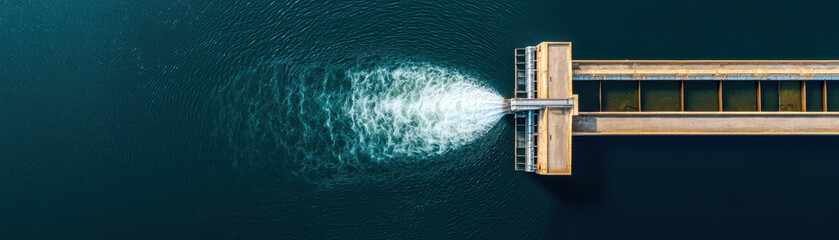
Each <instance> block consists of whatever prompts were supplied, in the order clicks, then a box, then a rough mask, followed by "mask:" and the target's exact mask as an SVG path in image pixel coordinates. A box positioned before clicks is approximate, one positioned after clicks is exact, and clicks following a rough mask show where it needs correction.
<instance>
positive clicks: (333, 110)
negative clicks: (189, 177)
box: [218, 62, 504, 177]
mask: <svg viewBox="0 0 839 240" xmlns="http://www.w3.org/2000/svg"><path fill="white" fill-rule="evenodd" d="M218 93H219V97H220V98H219V99H220V103H221V105H222V111H221V112H220V123H221V124H219V125H220V126H224V127H223V128H222V129H220V130H221V131H220V133H223V134H224V135H226V137H227V139H228V141H229V142H230V143H231V146H244V147H239V148H238V149H234V151H235V152H234V159H235V160H234V164H239V162H240V160H246V161H247V162H248V163H249V164H248V165H249V166H262V165H270V164H272V163H268V164H266V163H264V162H263V161H265V160H266V159H277V158H279V159H282V160H283V161H280V162H279V163H273V164H279V165H280V166H282V167H284V168H286V169H289V170H290V171H291V172H293V173H297V174H300V175H306V176H309V177H311V175H324V174H326V175H332V174H336V173H342V172H344V173H349V172H357V171H359V170H365V169H369V168H377V167H381V166H382V164H388V163H391V162H411V161H417V160H422V159H429V158H433V157H435V156H440V155H443V154H445V153H446V152H449V151H451V150H453V149H457V148H459V147H462V146H464V145H466V144H469V143H471V142H473V141H475V140H476V139H478V138H479V137H481V136H482V135H484V134H485V133H486V132H487V131H488V130H489V129H490V128H492V127H493V126H494V125H495V123H497V122H498V120H499V119H500V118H501V117H502V116H503V110H502V104H503V100H504V99H503V97H501V96H500V95H499V94H497V93H496V92H495V91H493V90H492V89H490V88H488V87H486V86H484V85H481V84H480V82H479V81H477V80H476V79H474V78H471V77H469V76H467V75H465V74H462V73H460V72H458V71H456V70H453V69H450V68H445V67H440V66H434V65H431V64H427V63H414V62H402V63H392V64H383V65H378V66H374V67H366V68H363V67H352V68H349V70H346V69H344V70H341V69H334V68H329V67H323V68H314V67H311V66H310V67H304V68H300V67H299V65H290V64H284V63H276V62H275V63H271V64H266V65H263V66H258V67H255V68H252V69H249V70H247V71H243V72H242V73H241V74H238V75H237V76H236V77H235V78H234V79H233V80H232V81H231V82H230V83H229V84H227V85H226V86H223V87H222V88H220V89H219V90H218Z"/></svg>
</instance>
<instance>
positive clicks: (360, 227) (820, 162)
mask: <svg viewBox="0 0 839 240" xmlns="http://www.w3.org/2000/svg"><path fill="white" fill-rule="evenodd" d="M837 7H839V6H836V5H835V3H828V2H825V3H819V2H810V3H807V4H803V3H798V2H784V1H774V2H765V1H764V2H759V3H747V2H738V3H732V2H730V1H712V2H683V1H635V2H628V1H558V2H557V1H468V0H465V1H438V0H431V1H260V0H257V1H189V0H180V1H161V0H148V1H108V0H88V1H43V0H32V1H24V0H6V1H0V46H2V48H0V49H2V54H0V239H325V238H335V239H382V238H385V239H392V238H399V239H464V238H466V239H603V238H607V239H609V238H611V239H631V238H650V237H652V238H680V239H684V238H696V239H708V238H723V239H743V238H746V239H754V238H760V239H767V238H768V239H771V238H783V237H793V238H801V237H805V238H814V237H820V236H823V235H824V234H827V233H832V232H833V229H834V226H836V224H837V223H839V221H838V220H837V214H839V207H837V205H836V204H835V203H836V202H837V201H839V181H837V180H839V178H837V176H839V175H837V172H839V161H836V157H835V150H834V148H833V146H835V145H836V143H839V138H837V137H830V136H816V137H805V136H777V137H760V136H728V137H712V136H701V137H691V136H672V137H575V138H574V149H573V152H574V176H573V177H540V176H534V175H532V174H526V173H521V172H514V171H513V155H514V153H513V145H512V144H513V139H512V138H513V128H512V126H511V125H512V119H510V118H509V117H504V116H502V115H501V101H502V99H503V98H504V97H511V96H512V91H513V49H514V48H516V47H523V46H527V45H535V44H537V43H539V42H541V41H573V42H574V58H575V59H837V58H839V47H836V43H837V42H839V29H837V26H839V24H833V23H834V22H835V20H833V19H831V16H834V15H835V14H834V13H833V10H834V9H836V8H837ZM590 87H591V86H589V88H590ZM615 87H618V86H615ZM691 87H695V88H690V91H695V93H696V94H695V96H701V95H702V91H703V88H702V86H691ZM686 88H688V87H687V86H686ZM775 88H778V89H780V90H779V91H780V92H781V93H780V95H779V96H780V97H781V98H783V97H784V96H785V95H783V94H786V93H785V92H783V90H784V89H786V87H785V86H775ZM667 89H669V88H667V86H662V91H661V92H658V93H655V94H658V95H662V94H663V95H667ZM583 90H584V89H581V91H583ZM619 93H622V92H621V91H620V89H618V90H617V91H615V92H609V93H604V96H603V97H614V98H615V99H616V101H613V102H611V103H610V104H609V105H607V106H605V109H614V110H626V111H631V110H634V111H637V110H638V108H642V109H643V108H645V107H653V108H654V107H657V106H659V105H661V106H665V105H667V104H669V103H667V104H665V103H662V104H657V103H653V102H642V105H641V106H638V104H637V102H636V103H632V104H635V105H632V104H630V103H624V102H622V101H620V99H622V98H624V97H626V96H628V95H626V94H629V93H626V94H624V95H626V96H621V95H620V94H619ZM607 94H611V95H607ZM635 94H637V93H635ZM731 94H732V95H735V94H738V96H739V94H740V93H735V92H732V93H731ZM630 95H631V94H630ZM691 96H694V95H691ZM635 97H636V98H637V97H638V96H635ZM642 97H644V96H642ZM770 97H771V96H770ZM776 97H778V96H776ZM828 98H829V99H828V101H833V100H831V98H830V97H828ZM686 101H689V99H686ZM645 104H648V105H645ZM649 104H652V105H649ZM834 105H835V104H834ZM667 106H669V105H667ZM715 106H716V105H715ZM696 107H701V106H696ZM788 107H789V106H775V108H781V109H785V108H788ZM792 107H795V106H792ZM798 107H800V106H798ZM586 108H599V106H586ZM668 109H669V108H668Z"/></svg>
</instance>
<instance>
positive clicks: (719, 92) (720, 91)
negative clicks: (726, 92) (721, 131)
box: [717, 81, 722, 112]
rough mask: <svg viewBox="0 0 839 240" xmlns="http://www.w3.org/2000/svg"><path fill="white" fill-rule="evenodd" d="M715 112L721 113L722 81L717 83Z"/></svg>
mask: <svg viewBox="0 0 839 240" xmlns="http://www.w3.org/2000/svg"><path fill="white" fill-rule="evenodd" d="M717 83H718V84H717V85H718V86H719V87H718V88H717V105H718V107H717V111H719V112H722V81H717Z"/></svg>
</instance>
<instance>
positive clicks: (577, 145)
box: [531, 135, 839, 239]
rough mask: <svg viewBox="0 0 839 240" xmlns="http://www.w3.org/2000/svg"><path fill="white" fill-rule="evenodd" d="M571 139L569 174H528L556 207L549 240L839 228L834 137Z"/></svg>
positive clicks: (770, 234)
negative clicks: (572, 172) (570, 167)
mask: <svg viewBox="0 0 839 240" xmlns="http://www.w3.org/2000/svg"><path fill="white" fill-rule="evenodd" d="M573 141H574V142H573V144H574V149H573V150H574V159H573V164H574V165H573V166H574V170H573V171H574V175H573V176H570V177H550V176H536V175H532V176H531V177H532V179H533V180H534V181H535V182H537V183H538V184H540V185H541V186H542V187H544V189H545V190H547V191H548V192H550V193H551V194H552V195H553V197H554V199H555V200H556V205H555V208H554V209H552V210H551V212H550V220H549V221H548V222H547V223H546V226H549V228H550V230H546V232H545V236H549V237H557V236H563V237H566V238H568V239H589V238H591V237H592V236H599V237H602V238H625V237H627V236H646V237H653V238H679V239H685V238H687V239H709V238H711V239H743V238H747V239H753V238H760V239H777V238H779V237H790V238H800V237H801V236H809V237H810V238H813V237H819V236H825V234H830V233H832V231H833V229H834V226H835V224H836V223H837V220H836V218H835V216H836V214H837V213H839V206H837V205H836V204H834V203H835V202H836V201H839V181H836V173H837V172H839V161H836V152H837V151H836V148H835V144H836V143H837V142H839V137H837V136H779V135H776V136H597V137H594V136H592V137H575V138H574V139H573ZM602 229H609V231H602Z"/></svg>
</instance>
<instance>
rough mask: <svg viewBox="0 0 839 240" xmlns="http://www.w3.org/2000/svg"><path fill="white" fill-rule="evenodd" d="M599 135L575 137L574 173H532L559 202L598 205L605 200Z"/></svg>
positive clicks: (589, 205)
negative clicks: (549, 174) (557, 174)
mask: <svg viewBox="0 0 839 240" xmlns="http://www.w3.org/2000/svg"><path fill="white" fill-rule="evenodd" d="M597 140H598V139H596V138H587V137H574V139H573V149H572V153H573V154H574V157H573V160H574V161H573V165H572V171H573V175H572V176H541V175H537V174H530V177H531V179H533V180H534V181H535V182H536V183H538V184H539V185H541V186H542V187H543V188H544V189H546V190H548V191H549V192H550V193H551V195H552V196H553V197H554V199H556V200H557V201H559V202H562V203H565V204H568V205H575V206H588V207H596V206H601V205H602V204H603V196H604V190H605V189H604V187H605V186H604V180H605V179H604V178H605V175H604V168H603V167H604V166H603V156H602V154H600V153H601V152H600V151H599V150H598V149H597V146H598V145H599V144H596V143H595V141H597Z"/></svg>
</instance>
